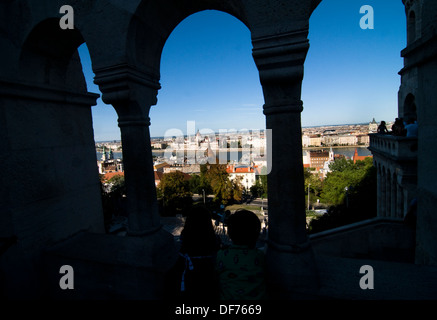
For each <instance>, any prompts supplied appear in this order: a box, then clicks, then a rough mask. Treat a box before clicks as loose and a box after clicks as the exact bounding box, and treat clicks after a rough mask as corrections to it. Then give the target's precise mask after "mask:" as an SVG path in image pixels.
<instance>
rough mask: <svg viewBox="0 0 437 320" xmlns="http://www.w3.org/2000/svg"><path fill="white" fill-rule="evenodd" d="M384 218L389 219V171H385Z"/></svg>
mask: <svg viewBox="0 0 437 320" xmlns="http://www.w3.org/2000/svg"><path fill="white" fill-rule="evenodd" d="M385 188H386V189H385V208H386V209H385V210H386V213H385V216H386V217H391V173H390V169H387V174H386V183H385Z"/></svg>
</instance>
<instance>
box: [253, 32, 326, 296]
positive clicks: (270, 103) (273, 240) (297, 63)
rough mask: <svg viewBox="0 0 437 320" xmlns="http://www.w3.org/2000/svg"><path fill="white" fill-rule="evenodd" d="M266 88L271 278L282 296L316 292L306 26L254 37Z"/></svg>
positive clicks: (272, 286) (269, 270)
mask: <svg viewBox="0 0 437 320" xmlns="http://www.w3.org/2000/svg"><path fill="white" fill-rule="evenodd" d="M253 45H254V49H253V56H254V59H255V62H256V64H257V67H258V70H259V72H260V80H261V84H262V87H263V93H264V99H265V105H264V114H265V116H266V128H267V130H271V135H272V136H271V145H269V146H267V147H268V148H269V152H271V162H272V163H271V164H270V167H271V171H270V173H269V175H268V179H267V181H268V199H269V242H268V251H267V264H268V277H269V281H270V283H269V284H270V289H271V292H273V293H274V296H278V297H281V298H287V297H288V298H290V297H301V294H302V293H305V292H306V293H315V292H316V290H317V287H318V279H317V269H316V265H315V259H314V256H313V251H312V249H311V245H310V242H309V239H308V236H307V233H306V213H305V190H304V177H303V160H302V128H301V112H302V110H303V107H302V101H301V87H302V79H303V63H304V61H305V57H306V53H307V51H308V47H309V44H308V40H307V31H299V32H296V33H293V34H286V35H281V36H275V37H272V38H262V39H259V40H257V39H254V40H253Z"/></svg>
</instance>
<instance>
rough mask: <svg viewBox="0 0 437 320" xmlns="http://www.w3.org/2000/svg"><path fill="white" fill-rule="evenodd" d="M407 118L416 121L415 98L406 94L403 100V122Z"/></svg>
mask: <svg viewBox="0 0 437 320" xmlns="http://www.w3.org/2000/svg"><path fill="white" fill-rule="evenodd" d="M409 118H413V119H417V107H416V97H415V96H414V94H412V93H408V94H407V96H406V97H405V100H404V120H405V121H407V120H408V119H409Z"/></svg>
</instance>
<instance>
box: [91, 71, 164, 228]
mask: <svg viewBox="0 0 437 320" xmlns="http://www.w3.org/2000/svg"><path fill="white" fill-rule="evenodd" d="M95 82H96V83H97V84H98V85H99V86H100V89H101V90H102V92H103V96H102V97H103V100H104V102H105V103H108V104H109V103H110V104H112V105H113V106H114V108H115V110H116V111H117V114H118V125H119V127H120V131H121V140H122V147H123V166H124V172H125V183H126V198H127V211H128V215H129V216H128V221H129V222H128V233H129V235H133V236H142V235H146V234H149V233H154V232H155V231H157V230H158V229H160V227H161V225H160V217H159V211H158V202H157V198H156V187H155V177H154V171H153V159H152V149H151V144H150V131H149V126H150V118H149V110H150V107H151V106H152V105H155V104H156V102H157V98H156V96H157V93H158V89H159V88H160V85H159V82H158V81H157V80H155V79H154V78H149V76H148V75H144V74H141V73H139V72H138V71H137V70H133V69H132V68H131V67H129V66H116V67H110V68H105V69H101V70H98V71H97V72H96V80H95Z"/></svg>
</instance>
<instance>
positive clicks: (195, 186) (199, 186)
mask: <svg viewBox="0 0 437 320" xmlns="http://www.w3.org/2000/svg"><path fill="white" fill-rule="evenodd" d="M189 186H190V190H191V192H192V193H197V194H203V191H205V194H212V188H211V181H210V180H209V177H208V166H207V165H206V164H201V165H200V174H199V175H197V174H194V175H192V176H191V179H190V180H189Z"/></svg>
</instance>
